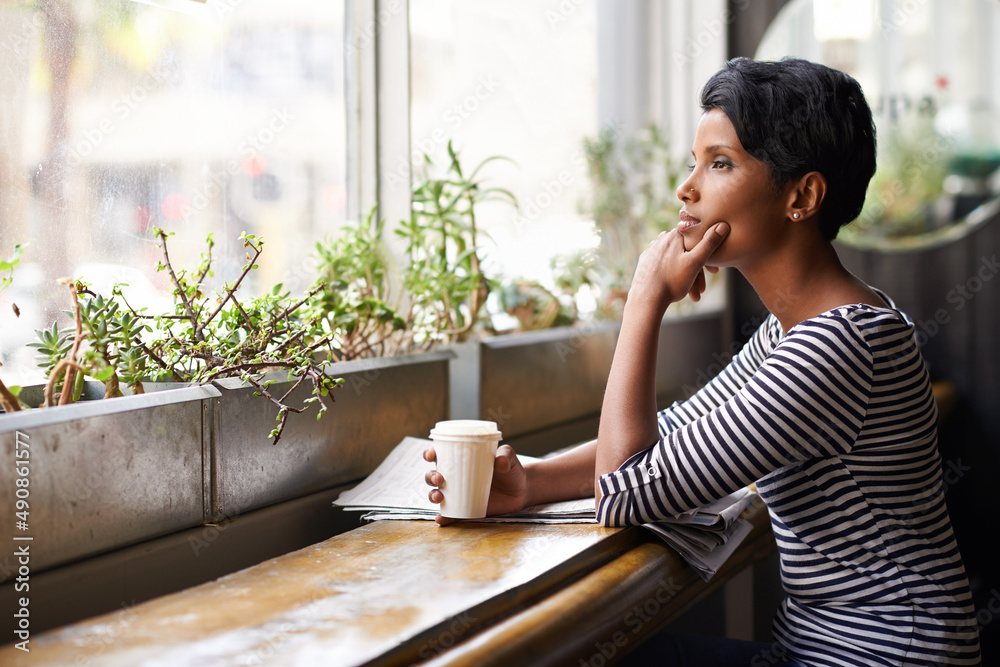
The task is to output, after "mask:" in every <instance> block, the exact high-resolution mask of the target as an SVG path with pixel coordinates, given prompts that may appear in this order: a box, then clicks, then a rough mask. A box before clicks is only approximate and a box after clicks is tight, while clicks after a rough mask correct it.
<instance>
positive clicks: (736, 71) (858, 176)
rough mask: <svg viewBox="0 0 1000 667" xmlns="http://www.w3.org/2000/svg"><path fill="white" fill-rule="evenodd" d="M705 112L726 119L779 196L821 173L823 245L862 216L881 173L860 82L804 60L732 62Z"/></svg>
mask: <svg viewBox="0 0 1000 667" xmlns="http://www.w3.org/2000/svg"><path fill="white" fill-rule="evenodd" d="M701 108H702V109H703V110H704V111H709V110H711V109H720V110H722V111H723V112H724V113H725V114H726V116H727V117H728V118H729V120H730V122H731V123H732V124H733V127H734V128H735V129H736V135H737V136H738V137H739V139H740V143H742V144H743V148H744V150H746V152H747V153H749V154H750V155H752V156H753V157H755V158H756V159H758V160H760V161H761V162H763V163H764V164H766V165H767V166H768V167H769V171H770V176H771V180H772V181H773V183H774V185H775V186H776V187H778V188H779V189H780V188H782V187H784V186H785V185H786V184H787V183H789V182H790V181H792V180H795V179H798V178H800V177H802V176H804V175H805V174H807V173H809V172H811V171H818V172H819V173H821V174H823V176H824V177H825V178H826V182H827V191H826V197H825V199H824V200H823V203H822V205H821V207H820V212H819V224H820V230H821V232H822V233H823V236H824V238H826V239H827V240H829V241H832V240H833V239H834V238H836V236H837V232H838V231H839V230H840V228H841V226H843V225H846V224H847V223H849V222H851V221H852V220H854V219H855V218H856V217H858V215H860V213H861V207H862V206H863V205H864V203H865V192H866V191H867V190H868V182H869V181H870V180H871V178H872V175H873V174H874V173H875V126H874V124H873V122H872V112H871V109H870V108H869V106H868V102H866V101H865V96H864V93H863V92H862V90H861V86H860V84H858V82H857V81H855V80H854V78H852V77H851V76H849V75H847V74H845V73H844V72H841V71H839V70H835V69H832V68H830V67H827V66H825V65H820V64H818V63H813V62H810V61H808V60H801V59H798V58H783V59H781V60H779V61H774V62H769V61H759V60H750V59H749V58H733V59H732V60H730V61H729V62H727V63H726V65H725V67H723V68H722V69H721V70H719V71H718V72H717V73H716V74H715V75H713V76H712V78H711V79H709V80H708V83H706V84H705V88H704V90H702V93H701Z"/></svg>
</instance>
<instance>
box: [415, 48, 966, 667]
mask: <svg viewBox="0 0 1000 667" xmlns="http://www.w3.org/2000/svg"><path fill="white" fill-rule="evenodd" d="M701 101H702V108H703V110H704V112H705V113H704V115H703V116H702V118H701V120H700V122H699V124H698V128H697V132H696V135H695V139H694V146H693V150H692V156H693V163H692V166H691V173H690V175H689V176H688V178H687V179H686V180H685V181H684V182H683V183H682V184H681V185H680V186H679V187H678V188H677V196H678V197H679V198H680V199H681V201H683V202H684V207H683V209H682V211H681V213H680V223H679V224H678V225H677V227H676V229H674V230H672V231H670V232H665V233H662V234H660V236H659V237H657V238H656V239H655V240H654V241H653V242H652V243H650V245H649V248H648V249H647V250H646V251H645V252H644V253H643V254H642V256H641V257H640V259H639V262H638V266H637V267H636V271H635V276H634V279H633V282H632V286H631V289H630V291H629V295H628V301H627V302H626V305H625V312H624V317H623V321H622V328H621V334H620V337H619V340H618V346H617V349H616V351H615V357H614V361H613V363H612V368H611V373H610V376H609V378H608V385H607V391H606V394H605V398H604V405H603V408H602V412H601V421H600V427H599V431H598V438H597V440H596V441H595V442H592V443H587V444H585V445H582V446H580V447H578V448H576V449H574V450H572V451H570V452H567V453H566V454H563V455H561V456H559V457H555V458H552V459H546V460H543V461H539V462H537V463H533V464H531V465H528V466H525V467H522V466H521V465H520V464H519V463H518V461H517V458H516V456H515V455H514V453H513V451H512V450H511V449H510V448H509V447H506V446H504V447H501V448H500V449H499V451H498V454H497V461H496V466H495V475H494V482H493V489H492V492H491V498H490V510H489V511H490V513H491V514H500V513H505V512H510V511H514V510H516V509H519V508H521V507H522V506H525V505H531V504H536V503H540V502H548V501H555V500H562V499H568V498H573V497H579V496H580V490H581V487H582V486H583V485H586V484H589V483H591V482H592V483H593V484H594V489H595V493H596V497H597V516H598V519H599V520H600V521H601V522H603V523H604V524H606V525H609V526H627V525H641V524H645V523H652V522H656V521H658V520H660V519H662V518H664V517H668V516H672V515H676V514H679V513H681V512H685V511H687V510H690V509H692V508H694V507H698V506H700V505H704V504H706V503H709V502H711V501H713V500H715V499H717V498H720V497H722V496H724V495H726V494H728V493H730V492H732V491H734V490H736V489H739V488H740V487H743V486H745V485H747V484H749V483H751V482H754V481H756V483H757V488H758V490H759V491H760V494H761V497H762V498H763V500H764V501H765V502H766V503H767V505H768V509H769V512H770V515H771V522H772V527H773V529H774V535H775V539H776V540H777V543H778V548H779V552H780V559H781V575H782V581H783V584H784V588H785V590H786V592H787V594H788V597H787V598H786V600H785V601H784V602H783V604H782V606H781V608H780V610H779V612H778V615H777V617H776V619H775V622H774V635H775V638H776V640H777V642H778V644H779V650H778V651H777V653H778V654H780V655H781V656H782V659H784V660H787V661H789V662H788V663H786V664H803V665H869V664H877V665H940V664H956V665H958V664H960V665H971V664H978V663H979V644H978V636H977V634H976V631H975V629H974V622H975V621H974V618H973V613H974V609H973V605H972V598H971V595H970V592H969V585H968V580H967V577H966V574H965V569H964V566H963V565H962V561H961V557H960V555H959V552H958V547H957V545H956V542H955V538H954V535H953V532H952V528H951V522H950V519H949V517H948V513H947V508H946V507H945V504H944V497H943V488H942V481H941V462H940V456H939V454H938V450H937V436H936V422H937V412H936V408H935V404H934V399H933V396H932V394H931V389H930V382H929V379H928V375H927V372H926V369H925V367H924V365H923V361H922V359H921V357H920V353H919V351H918V349H917V347H916V344H915V341H914V337H913V323H912V322H911V321H910V320H909V319H908V318H907V317H906V315H904V314H903V313H901V312H900V311H898V310H896V309H895V308H894V306H893V304H892V302H891V301H890V300H889V298H888V297H887V296H885V295H883V294H881V293H880V292H877V291H875V290H874V289H872V288H871V287H869V286H868V285H866V284H864V283H863V282H861V281H860V280H858V279H857V278H856V277H855V276H853V275H852V274H851V273H850V272H848V271H847V270H846V269H845V268H844V267H843V266H842V265H841V264H840V261H839V260H838V257H837V253H836V251H835V250H834V248H833V246H832V244H831V241H832V240H833V238H834V237H835V236H836V235H837V231H838V230H839V228H840V227H841V226H842V225H844V224H847V223H848V222H850V221H851V220H853V219H854V218H855V217H857V215H858V214H859V213H860V211H861V207H862V204H863V202H864V197H865V191H866V189H867V186H868V181H869V180H870V179H871V176H872V174H873V173H874V170H875V132H874V127H873V124H872V117H871V110H870V109H869V107H868V104H867V103H866V102H865V99H864V95H863V93H862V91H861V88H860V86H859V85H858V83H857V82H856V81H855V80H854V79H852V78H851V77H849V76H847V75H846V74H844V73H842V72H838V71H836V70H832V69H830V68H827V67H825V66H822V65H818V64H815V63H810V62H807V61H803V60H792V59H785V60H782V61H781V62H777V63H765V62H756V61H751V60H747V59H745V58H738V59H735V60H732V61H730V62H729V63H727V64H726V66H725V67H724V68H723V69H722V70H721V71H720V72H718V73H717V74H715V75H714V76H713V77H712V78H711V79H710V80H709V82H708V83H707V84H706V86H705V89H704V91H703V93H702V100H701ZM720 266H731V267H735V268H736V269H738V270H739V271H740V272H741V273H742V274H743V275H744V276H745V277H746V278H747V280H748V281H749V282H750V283H751V284H752V285H753V287H754V289H755V290H756V291H757V294H758V295H759V296H760V298H761V300H762V301H763V302H764V304H765V305H766V306H767V308H768V310H769V311H770V313H771V315H770V316H769V317H768V319H767V321H765V322H764V324H763V325H761V327H760V328H759V329H758V331H757V332H756V334H755V335H754V336H753V338H752V339H751V340H750V342H749V343H748V344H747V345H746V346H744V348H743V350H742V351H741V352H740V353H739V355H737V356H736V357H735V358H734V359H733V361H732V362H731V363H730V364H729V365H728V366H727V368H726V369H725V370H723V372H722V373H720V374H719V375H718V376H717V377H716V378H715V379H714V380H712V381H711V382H710V383H709V384H708V385H706V386H705V387H704V388H703V389H701V390H700V391H699V392H698V393H697V394H695V395H694V396H693V397H691V398H690V399H689V400H687V401H685V402H681V403H675V404H674V405H673V406H671V407H670V408H669V409H667V410H664V411H663V412H660V413H659V414H657V412H656V408H655V391H654V369H655V365H656V364H655V359H656V345H657V333H658V331H659V326H660V321H661V319H662V317H663V314H664V311H665V310H666V308H667V307H668V306H669V305H670V304H671V303H674V302H676V301H679V300H680V299H682V298H683V297H684V296H686V295H690V296H691V297H692V298H693V299H695V300H697V299H698V298H699V296H700V294H701V292H702V291H703V290H704V288H705V277H704V270H706V269H707V270H709V271H715V270H718V269H717V267H720ZM425 458H427V459H428V460H433V458H434V454H433V450H428V452H426V453H425ZM441 481H442V480H441V476H440V474H439V473H436V472H430V473H428V475H427V482H428V483H429V484H431V485H440V483H441ZM430 498H431V500H432V501H434V502H440V499H441V492H440V491H439V490H437V489H435V490H432V491H431V492H430ZM439 521H440V522H442V523H444V522H445V521H444V520H442V519H440V518H439ZM640 650H641V651H642V652H644V653H646V654H648V655H656V656H657V657H662V659H663V660H664V661H666V660H668V658H667V657H665V656H667V655H668V654H669V655H670V656H673V658H672V659H674V660H677V661H679V662H677V664H684V663H683V662H682V660H683V655H685V652H688V654H690V655H691V658H692V659H693V660H694V662H691V663H688V664H700V665H705V664H740V665H748V664H754V665H756V664H774V660H773V658H771V656H773V655H775V653H776V652H775V651H774V650H773V649H772V650H771V651H769V652H768V654H767V658H765V656H764V654H762V653H761V652H760V651H761V646H760V645H755V644H751V643H740V642H726V641H725V640H715V641H714V644H713V646H712V650H713V651H715V654H713V655H716V657H713V658H712V660H713V661H714V662H713V663H710V662H708V661H707V660H706V657H707V656H706V654H705V653H704V651H705V650H707V649H706V648H705V647H704V646H698V647H696V648H693V649H692V648H691V646H689V645H685V644H684V643H683V642H682V641H680V640H673V639H669V640H668V639H664V640H663V641H662V642H658V641H657V639H654V640H653V641H652V642H650V644H649V645H647V646H644V647H642V649H640ZM692 651H694V652H693V653H692ZM722 655H725V656H726V658H725V659H724V658H723V657H721V656H722ZM678 656H680V657H678ZM726 660H728V661H726ZM651 664H652V663H651ZM668 664H674V663H668Z"/></svg>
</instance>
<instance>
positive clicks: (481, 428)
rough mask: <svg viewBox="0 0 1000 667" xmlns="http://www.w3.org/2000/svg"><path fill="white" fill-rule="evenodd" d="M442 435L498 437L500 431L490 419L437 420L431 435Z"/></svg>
mask: <svg viewBox="0 0 1000 667" xmlns="http://www.w3.org/2000/svg"><path fill="white" fill-rule="evenodd" d="M436 435H442V436H446V437H463V436H465V437H467V436H473V437H477V438H481V437H487V438H494V437H495V438H499V437H501V436H500V431H499V430H498V429H497V423H496V422H491V421H480V420H478V419H451V420H448V421H443V422H438V423H437V424H435V425H434V428H432V429H431V436H432V437H433V436H436Z"/></svg>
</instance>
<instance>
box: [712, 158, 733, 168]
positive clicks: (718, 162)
mask: <svg viewBox="0 0 1000 667" xmlns="http://www.w3.org/2000/svg"><path fill="white" fill-rule="evenodd" d="M712 166H713V167H714V168H716V169H725V168H727V167H731V166H733V165H732V164H730V163H729V162H726V161H725V160H715V161H714V162H712Z"/></svg>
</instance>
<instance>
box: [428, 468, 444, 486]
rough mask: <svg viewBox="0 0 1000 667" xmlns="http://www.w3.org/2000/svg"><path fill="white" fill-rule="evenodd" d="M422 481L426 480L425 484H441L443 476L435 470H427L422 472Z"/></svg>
mask: <svg viewBox="0 0 1000 667" xmlns="http://www.w3.org/2000/svg"><path fill="white" fill-rule="evenodd" d="M424 481H425V482H427V486H441V483H442V482H444V477H442V476H441V473H439V472H438V471H437V470H428V471H427V472H426V473H424Z"/></svg>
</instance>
